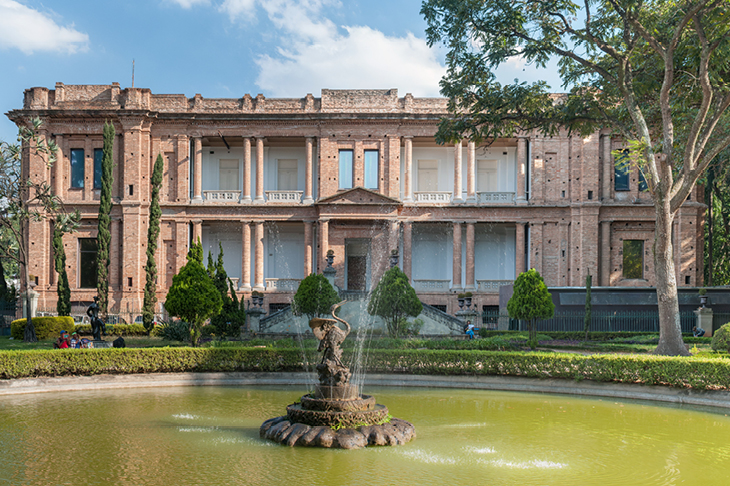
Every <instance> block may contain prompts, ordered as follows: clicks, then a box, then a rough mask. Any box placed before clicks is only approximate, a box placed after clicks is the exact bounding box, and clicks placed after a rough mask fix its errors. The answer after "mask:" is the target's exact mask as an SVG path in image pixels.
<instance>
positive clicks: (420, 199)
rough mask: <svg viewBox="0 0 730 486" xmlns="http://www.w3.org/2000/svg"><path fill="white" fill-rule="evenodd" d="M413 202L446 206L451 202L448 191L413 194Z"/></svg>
mask: <svg viewBox="0 0 730 486" xmlns="http://www.w3.org/2000/svg"><path fill="white" fill-rule="evenodd" d="M413 200H414V201H415V202H417V203H431V204H448V203H450V202H451V192H450V191H429V192H414V193H413Z"/></svg>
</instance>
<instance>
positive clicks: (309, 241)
mask: <svg viewBox="0 0 730 486" xmlns="http://www.w3.org/2000/svg"><path fill="white" fill-rule="evenodd" d="M313 225H314V222H313V221H305V222H304V276H305V277H308V276H309V275H310V274H311V273H312V272H313V270H312V245H313V243H314V236H313V235H312V230H313V228H312V226H313Z"/></svg>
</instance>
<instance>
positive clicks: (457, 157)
mask: <svg viewBox="0 0 730 486" xmlns="http://www.w3.org/2000/svg"><path fill="white" fill-rule="evenodd" d="M452 202H454V203H463V202H464V199H462V197H461V140H460V141H459V142H457V143H456V144H454V197H453V200H452Z"/></svg>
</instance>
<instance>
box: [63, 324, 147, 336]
mask: <svg viewBox="0 0 730 486" xmlns="http://www.w3.org/2000/svg"><path fill="white" fill-rule="evenodd" d="M76 332H77V333H79V334H81V335H89V336H91V324H81V325H78V326H76ZM106 335H107V336H146V335H147V330H146V329H145V328H144V326H143V325H142V324H107V325H106Z"/></svg>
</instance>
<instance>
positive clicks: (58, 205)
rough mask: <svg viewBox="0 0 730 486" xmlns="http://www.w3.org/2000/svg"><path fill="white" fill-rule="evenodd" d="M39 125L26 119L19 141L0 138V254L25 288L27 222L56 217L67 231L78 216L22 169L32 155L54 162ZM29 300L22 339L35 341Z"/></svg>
mask: <svg viewBox="0 0 730 486" xmlns="http://www.w3.org/2000/svg"><path fill="white" fill-rule="evenodd" d="M42 125H43V123H42V122H41V120H40V119H37V118H36V119H32V120H30V121H29V125H28V126H24V125H21V126H20V127H19V129H18V141H19V142H20V144H9V143H7V142H0V228H1V229H2V231H3V233H5V237H4V238H3V241H4V244H3V245H2V246H0V256H1V257H2V258H6V259H8V260H11V261H14V262H15V263H16V264H17V265H18V268H19V274H20V281H21V285H22V286H23V288H25V289H26V290H27V289H29V288H31V280H30V269H29V266H28V264H29V255H28V250H29V245H30V242H29V241H28V240H27V239H26V238H25V237H24V235H26V234H27V232H28V226H29V224H30V222H31V221H32V222H41V221H56V224H57V226H58V227H59V228H60V229H61V230H62V231H63V232H64V233H68V232H72V231H75V230H76V228H77V227H78V222H79V220H80V214H79V212H78V211H76V212H75V213H72V214H68V213H67V212H66V210H65V209H64V207H63V203H62V202H61V200H60V199H59V198H58V196H56V195H55V194H53V191H52V190H51V186H50V185H49V184H48V182H46V181H43V180H35V179H33V178H31V177H30V175H29V174H28V169H27V168H26V169H23V164H22V163H21V162H22V161H23V160H25V161H28V160H30V159H31V158H34V157H38V158H40V159H41V160H43V161H44V162H45V164H46V166H47V167H49V168H50V167H52V166H53V164H54V163H55V162H56V152H57V150H58V148H57V147H56V144H55V143H54V142H53V141H47V140H46V137H45V136H43V135H41V134H39V132H40V131H41V128H42ZM30 304H31V303H30V299H26V316H27V322H26V326H25V331H24V334H23V340H24V341H25V342H36V341H38V338H37V336H36V333H35V328H34V327H33V321H32V320H31V305H30Z"/></svg>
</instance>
